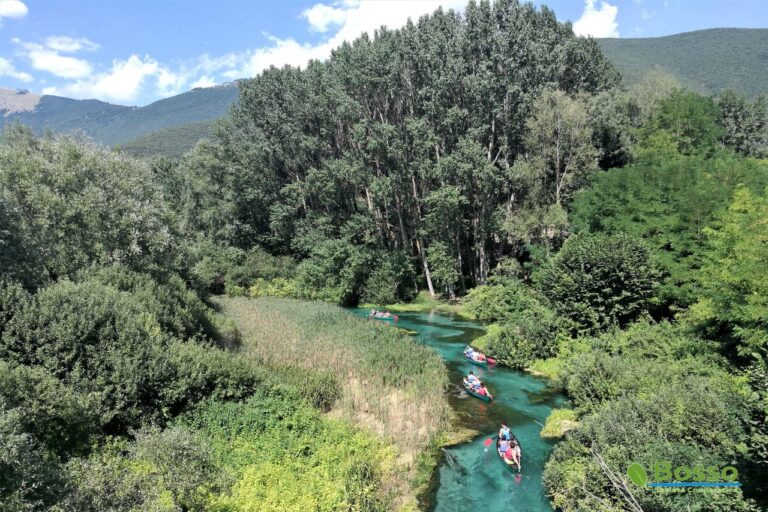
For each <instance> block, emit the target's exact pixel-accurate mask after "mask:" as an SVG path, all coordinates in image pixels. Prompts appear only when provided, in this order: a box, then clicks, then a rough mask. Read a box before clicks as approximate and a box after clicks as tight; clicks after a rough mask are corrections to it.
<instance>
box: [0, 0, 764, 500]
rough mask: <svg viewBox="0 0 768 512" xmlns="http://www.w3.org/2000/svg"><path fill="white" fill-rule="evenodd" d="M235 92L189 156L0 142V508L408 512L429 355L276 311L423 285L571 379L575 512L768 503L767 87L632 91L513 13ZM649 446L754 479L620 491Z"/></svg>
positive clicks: (585, 52) (399, 298) (483, 13)
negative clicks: (409, 424) (714, 486)
mask: <svg viewBox="0 0 768 512" xmlns="http://www.w3.org/2000/svg"><path fill="white" fill-rule="evenodd" d="M239 85H240V87H239V89H240V92H239V100H238V102H237V103H236V105H235V106H233V108H232V110H231V112H230V114H229V115H228V116H227V117H226V118H225V119H223V120H222V121H220V122H219V123H218V124H217V125H216V126H214V128H213V130H212V135H211V138H210V139H209V140H206V141H203V142H201V143H199V144H198V145H197V146H196V147H195V148H194V149H193V150H192V151H190V152H189V153H187V154H186V155H184V156H183V157H182V158H180V159H178V160H168V159H153V160H149V159H140V158H135V157H132V156H129V155H127V154H125V153H122V152H120V151H111V150H107V149H103V148H100V147H97V146H94V145H93V144H92V143H90V142H88V141H86V140H82V139H78V138H76V137H69V136H59V137H53V136H46V137H36V136H34V135H33V134H32V132H31V131H29V130H28V129H26V128H23V127H21V126H13V127H7V128H6V130H5V131H4V133H3V135H2V140H1V141H0V248H2V251H1V252H0V440H1V441H2V445H3V446H4V448H5V449H4V450H3V453H2V454H0V509H3V510H6V509H7V510H83V511H88V510H93V511H97V510H99V511H100V510H220V511H232V510H307V509H313V510H328V511H331V510H339V509H343V510H350V511H353V510H360V511H363V510H365V511H367V510H390V509H393V508H398V509H403V510H413V509H415V508H416V507H417V503H416V500H415V499H414V496H415V495H416V494H418V493H419V492H422V491H423V487H424V486H425V485H427V484H428V480H429V473H430V471H431V469H432V467H433V465H434V460H432V458H433V456H434V453H433V450H430V449H429V448H430V447H434V446H436V444H438V443H439V440H440V438H441V435H442V433H443V432H445V431H446V430H447V429H448V428H449V423H450V417H451V413H450V410H449V408H448V405H447V402H446V400H445V398H444V397H443V393H442V390H444V389H445V388H446V386H447V382H446V376H445V371H444V368H443V367H442V365H441V363H440V361H439V358H438V357H437V355H436V354H434V353H432V352H431V351H429V350H427V349H425V348H423V347H420V346H419V345H418V344H416V343H415V342H413V341H412V340H410V339H409V338H408V337H407V336H405V335H403V334H402V333H400V332H399V331H397V330H395V329H392V328H388V327H384V326H374V325H370V323H365V322H363V321H361V320H356V319H353V318H351V317H350V316H349V315H347V314H345V313H344V312H343V311H342V310H340V309H339V308H337V307H335V306H331V305H327V304H320V303H317V302H315V303H310V302H302V303H298V302H295V301H292V300H288V299H299V300H303V301H310V300H319V301H324V302H330V303H333V304H336V305H341V306H352V305H357V304H360V303H371V304H379V305H387V304H393V303H397V302H407V301H410V300H412V299H413V298H414V297H415V296H416V295H417V294H422V295H424V294H428V295H432V296H436V297H441V298H442V299H444V300H448V301H457V300H460V301H461V303H462V304H463V305H464V307H465V308H466V311H467V312H468V313H470V314H472V315H474V317H475V318H477V319H478V320H481V321H484V322H487V323H488V324H489V326H488V331H487V335H486V336H484V337H483V338H481V339H480V340H478V342H477V345H478V346H480V347H482V348H484V349H485V350H487V352H488V353H489V354H491V355H493V356H494V357H496V358H497V359H498V360H499V361H500V362H502V363H503V364H506V365H509V366H511V367H515V368H520V369H529V370H532V371H536V372H538V373H540V374H543V375H546V376H547V377H549V378H550V379H551V380H552V383H553V385H554V386H557V387H559V388H561V389H563V390H564V391H565V392H566V393H567V395H568V397H569V406H568V407H569V408H568V409H564V410H561V411H556V412H557V414H558V415H560V416H562V417H567V418H569V419H571V420H572V421H571V423H572V426H573V427H574V428H573V429H572V430H570V431H569V432H568V433H567V434H566V435H565V438H564V440H563V441H561V442H560V443H559V444H558V445H557V446H556V448H555V451H554V454H553V456H552V458H551V460H550V461H549V463H548V465H547V471H546V475H545V483H546V486H547V490H548V492H549V494H550V496H551V498H552V501H553V504H554V505H555V506H556V507H558V508H559V509H562V510H569V511H570V510H573V511H576V510H595V509H604V510H624V509H632V510H638V509H642V510H647V511H650V510H701V511H706V510H713V511H714V510H745V511H749V510H757V509H758V507H760V506H764V505H765V503H764V501H765V496H766V492H767V490H766V488H765V482H766V481H768V428H767V427H766V415H767V414H768V384H767V382H768V379H767V377H766V376H768V368H767V367H766V357H768V331H767V330H766V329H768V326H766V322H767V321H768V304H767V303H766V298H767V297H768V289H766V286H768V275H767V272H768V261H766V260H767V259H768V253H767V252H766V251H765V244H766V243H767V240H768V225H766V219H768V191H767V189H766V187H768V163H766V161H765V160H764V159H765V158H766V156H768V111H767V109H766V103H765V100H764V99H762V98H758V99H755V100H751V99H745V98H742V97H740V96H738V95H736V94H734V93H730V92H727V93H723V94H721V95H719V96H716V97H706V96H701V95H699V94H697V93H694V92H689V91H686V90H681V89H679V88H678V87H676V86H675V84H674V83H671V82H670V81H668V80H667V79H666V78H665V77H663V76H660V75H651V76H649V77H647V78H646V79H645V81H643V82H642V83H639V84H637V85H636V86H633V87H632V88H629V89H627V88H622V87H621V86H620V76H619V74H618V73H617V72H616V71H615V70H614V69H613V68H612V66H611V65H610V64H609V63H608V61H607V60H606V59H605V57H604V56H603V55H602V54H601V52H600V49H599V47H598V45H597V43H596V42H595V41H594V40H592V39H585V38H579V37H576V36H574V34H573V32H572V30H571V27H570V25H568V24H561V23H558V22H557V21H556V18H555V15H554V13H552V12H551V11H550V10H548V9H547V8H541V9H536V8H534V7H533V6H532V5H530V4H519V3H518V2H515V1H510V0H499V1H497V2H495V3H489V2H481V3H474V2H471V3H470V4H469V5H468V6H467V8H466V10H465V12H464V13H463V14H458V13H455V12H452V11H450V12H443V11H440V10H438V11H436V12H435V13H434V14H432V15H429V16H425V17H422V18H421V19H419V20H417V21H414V22H412V23H409V24H407V25H406V26H405V27H404V28H402V29H399V30H386V29H384V28H382V29H381V30H379V31H378V32H377V33H376V34H375V36H373V37H367V36H362V37H361V38H359V39H357V40H355V41H354V42H352V43H349V44H344V45H343V46H341V47H340V48H338V49H336V50H335V51H334V52H333V54H332V56H331V57H330V58H329V59H328V60H327V61H324V62H311V63H309V65H307V66H306V68H305V69H296V68H291V67H285V68H281V69H276V68H273V69H270V70H268V71H265V72H264V73H262V74H261V75H259V76H257V77H255V78H253V79H251V80H246V81H243V82H241V83H240V84H239ZM761 159H762V160H761ZM223 294H226V295H229V296H230V297H220V296H221V295H223ZM243 296H247V297H249V299H247V298H243ZM233 319H235V320H233ZM318 347H319V348H321V350H318ZM282 354H290V355H291V357H282ZM405 354H407V355H408V357H405ZM366 386H367V387H370V388H372V389H373V388H375V389H377V390H378V391H377V392H376V393H371V396H370V397H368V398H366V402H365V405H363V404H362V402H360V398H359V396H360V394H361V391H360V390H361V389H365V388H366ZM424 389H428V390H431V391H433V392H434V394H428V395H423V394H420V393H419V392H418V391H419V390H424ZM392 396H401V397H408V400H400V401H399V402H397V403H398V404H400V405H398V406H397V407H407V408H408V409H407V411H406V412H407V413H408V415H409V417H414V418H418V422H419V423H418V425H417V426H416V427H415V428H413V432H415V433H414V434H413V435H407V436H406V435H402V431H403V427H402V425H400V424H399V423H397V421H395V420H393V418H397V417H400V416H399V415H402V414H403V411H400V410H393V409H392V408H393V407H395V406H394V405H392V404H393V403H395V401H393V400H390V397H392ZM361 411H363V412H364V413H365V414H363V413H362V412H361ZM297 455H301V457H297ZM658 459H670V460H674V461H678V462H679V463H680V464H683V463H686V464H689V465H695V464H700V465H705V466H708V465H716V466H725V465H733V466H735V467H737V468H738V470H739V478H740V481H741V482H742V483H743V488H726V489H718V490H712V491H711V492H701V493H696V492H686V493H659V492H654V491H650V490H647V489H642V488H630V487H628V486H627V484H626V482H625V481H623V480H622V479H621V478H617V475H623V474H625V471H626V467H627V466H628V465H629V464H630V463H632V462H640V463H645V464H648V465H650V464H651V463H652V462H653V461H654V460H658ZM761 499H762V500H763V501H762V502H761V501H760V500H761Z"/></svg>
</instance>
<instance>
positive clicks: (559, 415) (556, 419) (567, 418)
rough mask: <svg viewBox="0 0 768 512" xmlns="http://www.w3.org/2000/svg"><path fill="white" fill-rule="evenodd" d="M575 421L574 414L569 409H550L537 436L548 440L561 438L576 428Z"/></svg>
mask: <svg viewBox="0 0 768 512" xmlns="http://www.w3.org/2000/svg"><path fill="white" fill-rule="evenodd" d="M576 419H577V416H576V412H574V411H573V410H571V409H552V412H551V413H549V416H547V420H546V422H544V427H543V428H542V429H541V433H540V434H539V435H541V437H544V438H548V439H557V438H562V437H563V436H564V435H565V433H566V432H568V431H569V430H572V429H574V428H575V427H577V426H578V422H577V421H576Z"/></svg>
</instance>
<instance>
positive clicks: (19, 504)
mask: <svg viewBox="0 0 768 512" xmlns="http://www.w3.org/2000/svg"><path fill="white" fill-rule="evenodd" d="M28 419H29V418H28V417H27V418H25V412H24V411H23V410H21V409H18V408H15V409H13V408H8V404H7V403H6V402H5V400H4V399H3V398H2V397H0V510H8V511H9V512H10V511H14V512H16V511H18V512H25V511H30V512H31V511H39V510H48V507H50V506H51V505H54V504H55V503H57V502H58V500H59V499H60V497H61V494H62V492H63V489H64V485H63V484H64V478H63V476H62V471H61V467H60V464H59V461H58V460H57V459H56V457H54V456H52V455H51V454H49V453H48V452H47V451H46V450H45V449H44V448H43V447H41V446H40V445H39V444H38V443H37V442H36V441H35V439H34V437H33V436H32V435H31V434H30V433H28V432H27V431H26V430H27V429H26V425H25V424H26V423H27V421H28Z"/></svg>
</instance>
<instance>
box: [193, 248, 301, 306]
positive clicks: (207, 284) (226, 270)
mask: <svg viewBox="0 0 768 512" xmlns="http://www.w3.org/2000/svg"><path fill="white" fill-rule="evenodd" d="M192 253H193V258H194V261H195V263H194V265H193V266H192V269H191V274H192V279H193V280H194V283H195V285H196V287H197V288H198V289H199V290H202V291H206V292H211V293H215V294H222V293H224V291H225V290H227V286H229V287H234V286H239V287H241V288H242V287H247V286H250V285H252V284H253V282H254V281H256V280H258V279H262V280H266V281H271V280H273V279H278V278H283V279H284V278H287V277H290V276H292V275H293V273H294V270H295V263H294V262H293V260H292V259H291V258H290V257H286V256H283V257H280V256H272V255H271V254H269V253H267V252H266V251H265V250H264V249H262V248H261V247H259V246H255V247H252V248H251V249H249V250H247V251H244V250H242V249H238V248H237V247H231V246H219V245H216V244H214V243H212V242H210V241H201V242H200V243H198V244H196V245H195V246H194V248H193V249H192ZM227 291H228V290H227Z"/></svg>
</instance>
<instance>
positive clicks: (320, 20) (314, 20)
mask: <svg viewBox="0 0 768 512" xmlns="http://www.w3.org/2000/svg"><path fill="white" fill-rule="evenodd" d="M301 15H302V16H303V17H304V18H307V21H308V22H309V27H310V28H311V29H312V30H314V31H316V32H326V31H327V30H328V27H330V26H331V25H341V24H342V23H344V20H346V19H347V11H345V10H344V9H340V8H338V7H331V6H330V5H325V4H315V5H313V6H312V7H310V8H309V9H307V10H305V11H304V12H302V13H301Z"/></svg>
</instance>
